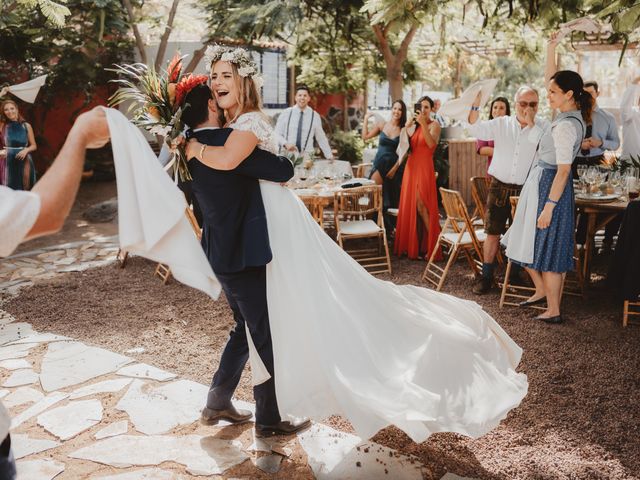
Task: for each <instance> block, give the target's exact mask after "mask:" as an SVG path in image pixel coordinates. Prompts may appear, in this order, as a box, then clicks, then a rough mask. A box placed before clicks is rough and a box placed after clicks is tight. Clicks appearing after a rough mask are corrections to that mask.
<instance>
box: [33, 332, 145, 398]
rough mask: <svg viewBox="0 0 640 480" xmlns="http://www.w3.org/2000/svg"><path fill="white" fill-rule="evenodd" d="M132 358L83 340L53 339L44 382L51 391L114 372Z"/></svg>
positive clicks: (42, 377)
mask: <svg viewBox="0 0 640 480" xmlns="http://www.w3.org/2000/svg"><path fill="white" fill-rule="evenodd" d="M132 361H133V360H132V359H131V358H129V357H125V356H124V355H119V354H117V353H113V352H110V351H108V350H105V349H103V348H97V347H90V346H88V345H85V344H84V343H80V342H56V343H50V344H49V346H48V349H47V353H45V355H44V358H43V359H42V367H41V371H40V383H41V385H42V388H43V389H44V391H45V392H51V391H53V390H57V389H59V388H65V387H69V386H71V385H77V384H79V383H84V382H86V381H87V380H90V379H92V378H95V377H99V376H101V375H105V374H107V373H111V372H114V371H116V370H118V369H119V368H121V367H123V366H124V365H126V364H127V363H130V362H132Z"/></svg>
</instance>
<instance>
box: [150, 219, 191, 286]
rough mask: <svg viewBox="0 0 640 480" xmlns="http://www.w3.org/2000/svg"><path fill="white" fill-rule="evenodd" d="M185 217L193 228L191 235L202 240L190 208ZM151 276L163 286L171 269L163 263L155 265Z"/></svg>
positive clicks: (168, 277) (169, 276) (169, 275)
mask: <svg viewBox="0 0 640 480" xmlns="http://www.w3.org/2000/svg"><path fill="white" fill-rule="evenodd" d="M185 215H186V216H187V219H188V220H189V223H190V224H191V228H193V233H195V234H196V237H197V238H198V240H200V239H201V238H202V228H200V225H199V224H198V220H197V219H196V216H195V215H194V214H193V210H191V207H187V208H186V209H185ZM153 274H154V275H157V276H159V277H160V278H161V279H162V284H163V285H164V284H166V283H167V282H168V281H169V279H170V278H171V269H170V268H169V266H168V265H165V264H164V263H158V264H157V265H156V269H155V271H154V272H153Z"/></svg>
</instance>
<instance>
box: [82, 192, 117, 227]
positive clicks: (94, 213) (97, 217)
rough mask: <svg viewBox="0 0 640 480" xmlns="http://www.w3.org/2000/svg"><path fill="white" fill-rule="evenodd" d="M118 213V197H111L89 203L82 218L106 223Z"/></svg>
mask: <svg viewBox="0 0 640 480" xmlns="http://www.w3.org/2000/svg"><path fill="white" fill-rule="evenodd" d="M116 215H118V199H117V198H111V199H109V200H105V201H104V202H100V203H96V204H95V205H91V206H90V207H89V208H87V209H86V210H85V211H84V212H82V218H84V219H85V220H87V221H88V222H92V223H106V222H110V221H111V220H113V219H114V218H115V217H116Z"/></svg>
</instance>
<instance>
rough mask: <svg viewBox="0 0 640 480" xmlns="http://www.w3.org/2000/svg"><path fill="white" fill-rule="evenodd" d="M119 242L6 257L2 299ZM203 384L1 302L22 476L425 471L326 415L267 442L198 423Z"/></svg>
mask: <svg viewBox="0 0 640 480" xmlns="http://www.w3.org/2000/svg"><path fill="white" fill-rule="evenodd" d="M116 252H117V239H116V238H113V237H110V238H104V239H101V240H98V241H95V240H94V241H91V242H76V243H71V244H66V245H57V246H55V247H47V248H43V249H41V250H38V251H34V252H25V253H22V254H20V255H17V256H14V257H9V258H7V259H4V260H3V261H1V262H0V298H2V297H5V298H6V296H8V295H15V294H16V293H17V292H18V290H19V289H20V288H23V287H25V286H31V285H33V284H34V283H37V282H38V281H39V280H42V279H47V278H51V277H53V276H55V275H59V274H63V273H66V272H73V271H81V270H85V269H87V268H92V267H95V266H99V265H103V264H105V263H109V262H112V261H114V259H115V254H116ZM0 305H1V304H0ZM131 353H134V352H131ZM206 392H207V386H205V385H202V384H199V383H196V382H193V381H190V380H185V379H180V378H177V376H176V375H174V374H172V373H171V372H166V371H162V370H160V369H158V368H155V367H153V366H151V365H146V364H141V363H137V362H136V361H134V360H133V359H132V358H129V357H127V356H124V355H120V354H117V353H114V352H110V351H107V350H105V349H102V348H98V347H95V346H91V345H87V344H84V343H81V342H78V341H75V340H74V339H72V338H68V337H63V336H59V335H55V334H52V333H47V332H36V331H34V330H33V329H32V328H31V326H30V325H29V324H28V323H25V322H21V321H20V319H15V318H13V317H12V316H11V315H9V314H8V313H6V312H4V311H2V310H0V398H2V402H3V403H4V404H5V406H6V407H7V408H8V410H9V412H10V414H11V416H12V429H11V434H12V441H13V448H14V452H15V455H16V458H17V464H18V473H19V475H18V478H19V479H25V480H26V479H29V480H39V479H43V480H50V479H53V478H58V479H63V478H74V479H75V478H91V479H103V480H106V479H110V480H133V479H160V480H161V479H180V478H192V477H195V476H208V477H209V478H229V479H231V478H256V477H257V476H260V478H299V479H303V478H310V477H313V476H315V477H316V478H319V479H350V478H353V479H359V478H362V479H377V478H389V479H421V478H423V477H424V476H426V475H427V472H426V471H425V469H424V467H423V466H421V465H420V464H419V463H418V462H416V461H415V460H414V459H412V458H409V457H406V456H403V455H400V454H398V453H397V452H394V451H392V450H390V449H388V448H386V447H383V446H380V445H377V444H374V443H372V442H368V441H363V440H361V439H360V438H358V437H356V436H354V435H350V434H347V433H344V432H338V431H336V430H334V429H332V428H330V427H327V426H325V425H322V424H314V425H313V426H312V428H311V429H310V430H308V431H306V432H304V433H301V434H299V435H298V436H296V437H293V438H291V437H289V438H277V439H270V440H269V441H264V440H260V439H256V438H254V436H253V429H252V428H251V426H252V424H251V423H249V424H246V425H242V426H229V425H225V424H224V423H221V424H220V425H218V426H216V427H206V426H202V425H200V424H199V422H198V416H199V411H200V408H201V407H202V405H203V403H204V400H205V398H206ZM237 404H238V405H239V406H240V407H242V408H248V409H251V410H253V405H251V404H247V403H245V402H237ZM287 464H289V465H287ZM291 464H295V465H293V467H295V468H292V465H291ZM298 467H299V468H298ZM252 471H253V472H255V473H251V472H252ZM283 471H287V472H293V473H292V474H290V475H289V474H287V475H286V476H283V475H281V473H282V472H283ZM311 472H312V473H311ZM446 478H447V479H453V478H459V477H456V476H452V475H451V474H448V475H447V476H446Z"/></svg>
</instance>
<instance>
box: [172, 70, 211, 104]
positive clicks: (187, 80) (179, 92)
mask: <svg viewBox="0 0 640 480" xmlns="http://www.w3.org/2000/svg"><path fill="white" fill-rule="evenodd" d="M207 78H208V77H207V76H206V75H187V76H185V77H182V78H181V79H180V82H178V85H177V87H176V101H175V104H174V106H175V107H176V108H177V107H180V106H182V102H183V101H184V98H185V97H186V96H187V93H189V92H190V91H191V89H192V88H193V87H195V86H196V85H200V84H201V83H202V84H204V83H207Z"/></svg>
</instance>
